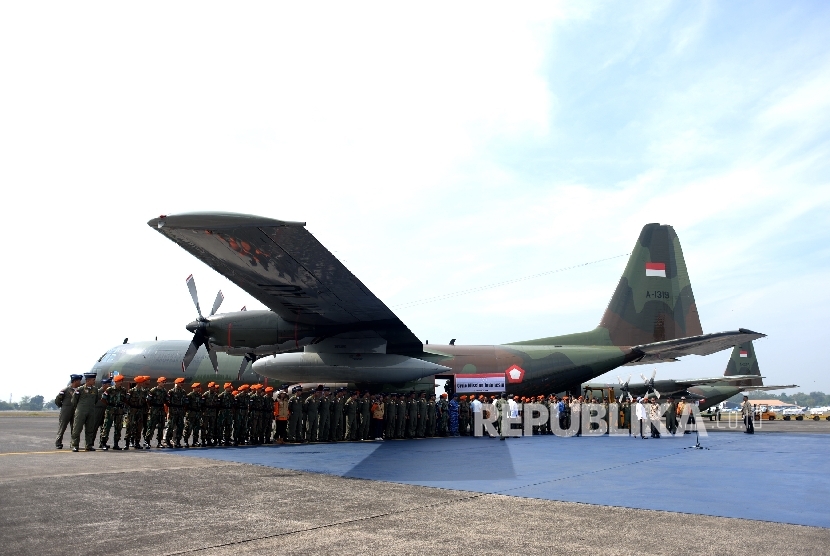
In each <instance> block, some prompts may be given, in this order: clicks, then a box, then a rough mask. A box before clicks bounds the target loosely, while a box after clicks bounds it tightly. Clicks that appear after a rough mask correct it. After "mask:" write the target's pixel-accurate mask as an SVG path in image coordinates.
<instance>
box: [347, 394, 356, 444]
mask: <svg viewBox="0 0 830 556" xmlns="http://www.w3.org/2000/svg"><path fill="white" fill-rule="evenodd" d="M344 410H345V413H346V436H345V438H346V440H357V400H356V399H355V398H354V397H353V396H350V397H349V399H348V400H346V403H345V406H344Z"/></svg>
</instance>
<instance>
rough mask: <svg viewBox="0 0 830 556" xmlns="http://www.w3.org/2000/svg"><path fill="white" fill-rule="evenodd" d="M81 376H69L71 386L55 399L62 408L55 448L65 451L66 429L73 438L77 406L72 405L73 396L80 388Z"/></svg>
mask: <svg viewBox="0 0 830 556" xmlns="http://www.w3.org/2000/svg"><path fill="white" fill-rule="evenodd" d="M82 378H84V377H83V376H81V375H69V386H67V387H66V388H64V389H63V390H61V391H60V392H58V395H57V396H56V397H55V405H56V406H58V407H59V408H60V410H61V411H60V414H59V415H58V435H57V436H56V437H55V448H57V449H58V450H62V449H63V435H64V434H65V433H66V428H67V427H69V436H70V437H71V436H72V427H71V425H72V418H73V417H75V406H74V405H73V404H72V396H73V395H74V394H75V390H77V389H78V388H80V386H81V379H82Z"/></svg>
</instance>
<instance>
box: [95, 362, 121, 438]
mask: <svg viewBox="0 0 830 556" xmlns="http://www.w3.org/2000/svg"><path fill="white" fill-rule="evenodd" d="M112 380H113V382H114V385H113V386H110V387H109V388H107V389H106V390H104V393H103V394H101V399H102V400H104V402H105V403H106V405H107V407H106V410H105V411H104V426H103V428H102V429H101V438H100V440H99V441H98V448H100V449H102V450H108V449H109V446H107V440H109V437H110V429H111V428H112V426H113V425H115V431H114V432H113V439H112V449H113V450H120V449H121V447H120V446H118V443H119V442H121V428H122V427H123V426H124V408H125V405H124V402H125V398H126V397H127V391H126V390H125V389H124V387H123V386H121V382H122V381H123V380H124V376H123V375H117V376H116V377H115V378H113V379H112Z"/></svg>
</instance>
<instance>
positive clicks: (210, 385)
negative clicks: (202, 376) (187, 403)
mask: <svg viewBox="0 0 830 556" xmlns="http://www.w3.org/2000/svg"><path fill="white" fill-rule="evenodd" d="M215 384H216V383H215V382H208V388H212V387H213V386H214V385H215Z"/></svg>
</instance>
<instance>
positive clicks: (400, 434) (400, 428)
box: [395, 394, 406, 438]
mask: <svg viewBox="0 0 830 556" xmlns="http://www.w3.org/2000/svg"><path fill="white" fill-rule="evenodd" d="M395 403H396V404H397V406H398V407H397V409H396V410H395V412H396V413H397V416H398V422H397V423H396V424H395V438H404V436H405V435H406V396H404V395H403V394H398V399H397V400H395Z"/></svg>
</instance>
